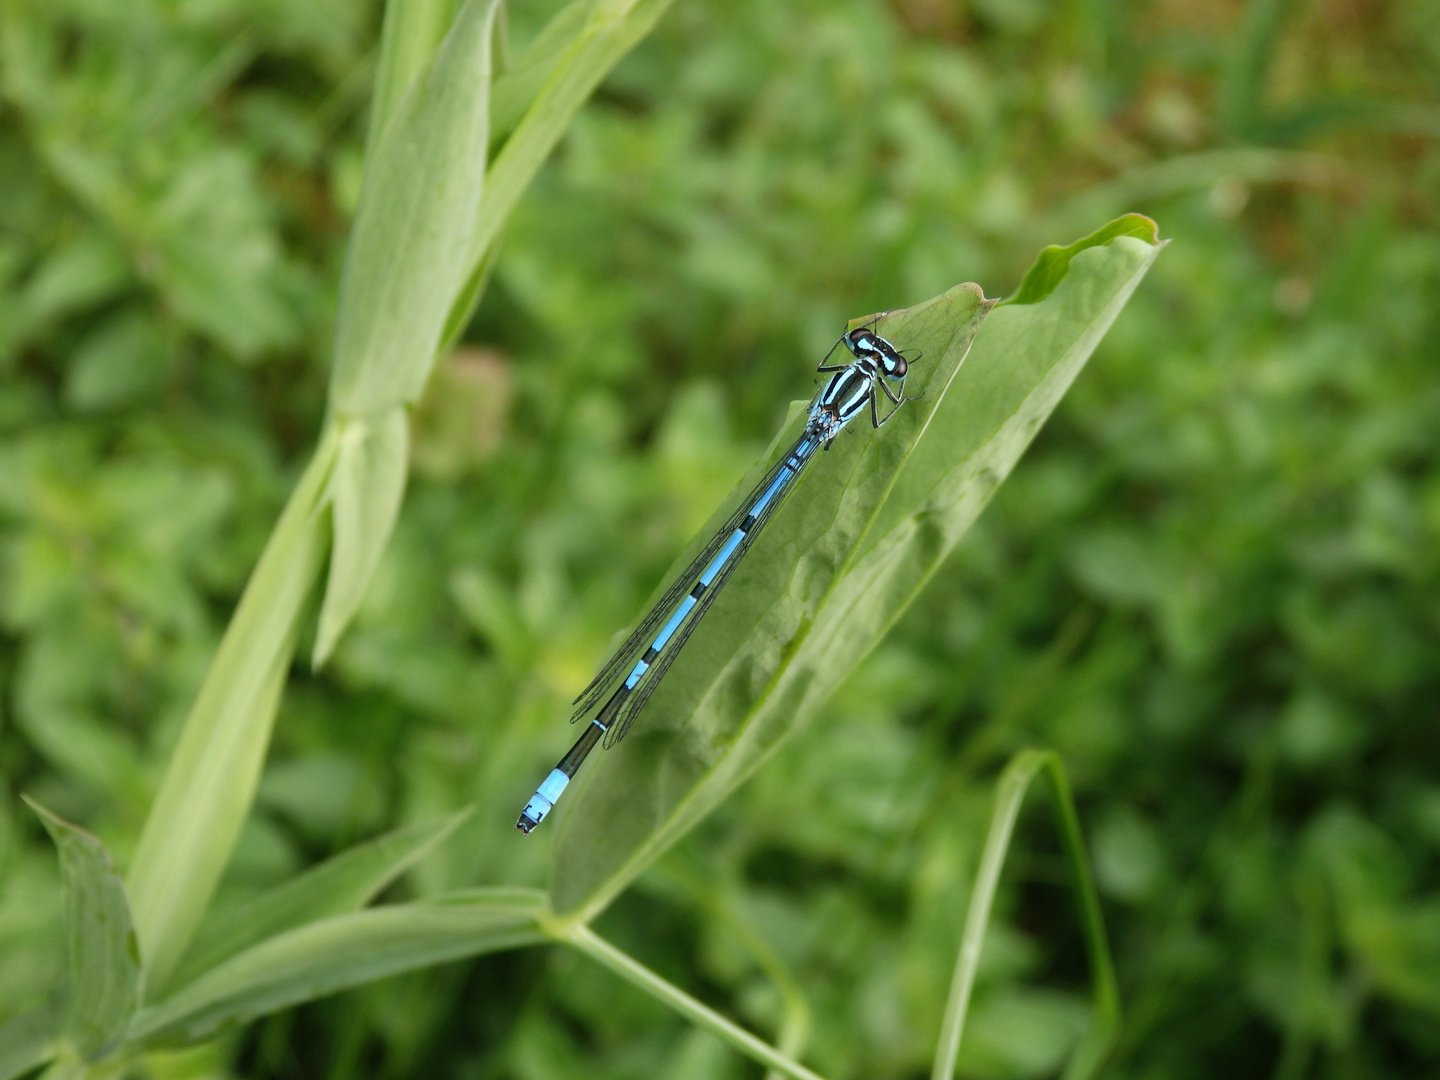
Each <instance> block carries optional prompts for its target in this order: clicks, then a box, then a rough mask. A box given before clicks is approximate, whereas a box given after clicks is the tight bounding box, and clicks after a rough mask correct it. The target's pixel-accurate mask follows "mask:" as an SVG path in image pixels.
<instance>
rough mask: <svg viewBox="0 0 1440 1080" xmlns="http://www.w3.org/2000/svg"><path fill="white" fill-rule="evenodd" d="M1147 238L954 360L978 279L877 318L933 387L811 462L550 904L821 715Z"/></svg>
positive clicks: (585, 903)
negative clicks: (877, 427)
mask: <svg viewBox="0 0 1440 1080" xmlns="http://www.w3.org/2000/svg"><path fill="white" fill-rule="evenodd" d="M1159 250H1160V246H1159V245H1156V244H1152V243H1148V242H1146V241H1144V240H1139V239H1136V238H1134V237H1131V236H1121V237H1118V238H1116V239H1114V240H1112V241H1111V242H1110V243H1109V244H1108V245H1105V246H1101V247H1092V248H1089V249H1087V250H1084V251H1081V252H1080V253H1079V254H1077V255H1075V256H1074V257H1073V258H1072V259H1071V260H1070V265H1069V273H1068V275H1067V276H1066V277H1065V278H1064V279H1063V280H1062V281H1060V282H1059V283H1058V285H1056V286H1055V288H1054V290H1053V292H1052V293H1051V294H1050V295H1049V296H1048V297H1047V298H1046V299H1045V300H1044V301H1042V302H1040V303H1037V304H1012V305H1009V306H1007V307H1002V308H999V309H998V310H996V311H995V312H994V313H992V314H991V315H990V316H989V318H988V319H987V320H986V322H985V328H984V331H983V332H982V333H981V334H980V336H979V337H978V338H977V339H976V342H975V348H974V355H973V356H971V357H970V359H969V361H968V362H966V363H965V365H964V367H963V368H962V367H960V362H961V360H962V359H964V357H965V350H966V347H967V345H968V343H969V340H970V337H971V335H972V334H973V333H974V331H975V329H976V327H977V325H978V322H979V319H980V317H981V316H982V315H983V314H984V311H985V309H986V305H984V304H982V303H981V301H980V299H979V294H978V291H976V290H974V289H973V287H970V288H968V289H967V288H965V287H960V288H957V289H952V290H951V291H950V292H949V293H946V294H945V295H944V296H942V297H939V298H937V299H936V300H932V301H929V302H927V303H925V304H921V305H919V306H918V307H915V308H911V309H908V310H906V311H899V312H894V313H892V314H890V315H889V316H888V317H886V318H885V319H883V320H881V322H880V323H879V325H878V330H879V332H880V333H881V334H883V335H885V336H886V337H887V338H889V339H890V340H891V341H893V342H894V343H895V344H896V345H897V346H898V347H900V348H916V349H920V350H923V352H924V357H923V359H921V360H920V361H919V362H917V363H915V364H914V365H913V366H912V367H911V369H910V370H911V379H910V385H909V386H908V387H907V390H908V392H909V393H912V394H913V393H917V392H922V391H923V392H924V393H925V395H926V397H925V398H924V399H923V400H922V401H917V402H912V403H910V404H907V405H906V406H905V408H904V410H902V412H901V413H900V414H899V415H898V416H897V417H896V418H895V419H894V420H893V421H892V422H891V423H889V424H887V425H886V427H885V428H884V429H883V430H882V431H879V432H875V431H872V430H870V429H869V426H868V425H865V424H863V423H862V424H858V425H856V426H855V428H854V430H853V431H852V432H850V433H847V434H846V436H845V437H843V438H842V439H840V440H839V441H838V442H837V443H836V444H835V446H834V448H833V449H832V450H831V451H830V452H829V453H828V454H824V455H822V456H821V457H820V459H819V460H817V461H816V462H815V464H814V465H812V466H811V468H810V470H809V475H807V476H806V477H805V478H804V479H803V480H802V481H801V482H800V484H799V486H798V489H797V490H796V492H795V494H794V495H793V496H792V497H791V500H790V502H789V503H787V504H786V506H785V507H784V508H783V509H782V511H781V512H780V514H779V515H778V516H777V517H776V519H775V521H774V523H773V524H772V525H770V527H769V528H768V529H767V530H766V531H765V533H764V534H762V535H761V537H760V538H759V539H758V540H757V541H756V543H755V547H754V549H753V550H752V551H751V552H750V554H749V555H748V556H747V558H746V561H745V563H744V564H743V565H742V566H741V567H740V568H739V569H738V570H737V571H736V574H735V577H734V579H733V580H732V581H731V583H730V584H729V586H728V587H727V588H726V592H725V594H724V595H723V596H722V597H721V599H720V600H719V601H718V602H717V603H716V606H715V608H714V609H713V610H712V611H711V612H710V614H709V615H708V616H707V618H706V621H705V624H704V625H703V626H702V627H701V628H700V629H699V630H698V631H697V632H696V634H695V636H694V637H693V638H692V639H691V640H690V642H689V643H688V644H687V645H686V647H685V651H684V652H683V653H682V654H681V655H680V657H679V658H678V659H677V661H676V663H675V666H674V667H673V668H672V670H671V672H670V674H669V676H668V677H667V679H666V681H665V683H664V684H663V685H662V686H661V688H660V689H659V690H658V691H657V692H656V694H655V697H654V698H653V699H652V700H651V702H650V704H649V706H648V707H647V709H646V712H645V714H644V715H643V716H642V717H641V719H640V721H639V722H638V723H637V726H636V729H635V730H634V731H633V732H631V734H630V735H629V736H628V737H627V738H626V740H625V741H624V742H623V743H621V744H620V746H619V747H617V748H616V749H615V750H614V751H612V752H610V753H606V754H603V755H601V757H600V760H599V761H596V762H595V763H594V765H593V766H591V767H589V769H588V773H589V775H586V774H585V773H582V774H581V778H580V780H579V782H578V783H577V785H576V788H577V790H576V791H575V794H574V796H573V798H570V797H568V796H567V798H570V805H569V807H568V812H562V814H561V820H560V822H559V830H558V831H559V836H558V837H557V852H556V868H555V872H554V879H553V882H552V886H551V889H552V898H553V903H554V906H555V909H556V911H557V912H559V913H561V914H564V915H565V916H566V917H568V918H576V919H589V918H591V917H593V916H594V914H595V913H596V912H598V911H599V910H600V909H601V908H603V907H604V906H605V905H606V904H607V903H608V902H609V901H610V900H611V899H612V898H613V897H614V896H615V895H616V894H617V893H618V892H619V891H620V890H622V889H623V888H624V887H625V886H626V885H627V884H628V883H629V882H630V881H631V880H633V879H634V877H635V876H636V875H637V874H638V873H640V872H641V871H642V870H643V869H644V868H645V867H646V866H648V865H649V864H650V863H651V862H653V861H654V859H655V858H657V857H658V855H659V854H660V853H661V852H662V851H664V850H665V848H667V847H668V846H669V845H670V844H672V843H674V841H675V840H676V839H677V838H678V837H679V836H681V835H682V834H683V833H684V832H685V831H686V830H687V829H689V828H690V827H691V826H692V825H694V824H695V823H696V822H697V821H699V820H700V819H701V818H702V817H703V816H704V815H705V814H707V813H709V811H710V810H711V809H713V808H714V807H715V806H716V805H717V804H718V803H719V802H720V801H721V800H722V799H724V798H725V797H726V795H728V794H729V793H730V792H731V791H732V790H733V789H734V788H735V786H736V785H737V784H739V783H740V782H741V781H743V780H744V779H745V778H746V777H747V776H748V775H750V773H751V772H753V771H754V770H755V769H756V768H757V767H758V766H759V765H760V764H761V762H762V761H763V760H764V759H765V757H766V756H767V755H768V754H769V753H770V752H771V751H772V750H773V749H774V748H775V746H776V745H777V744H778V743H779V742H780V740H781V739H783V738H784V737H785V736H786V735H788V734H789V733H790V732H791V731H792V730H793V729H794V728H795V727H796V726H797V725H798V724H801V723H803V722H805V721H806V720H808V719H810V718H811V717H812V716H813V715H814V714H815V713H816V712H817V711H818V710H819V708H820V707H821V706H822V705H823V704H824V702H825V700H826V699H827V698H828V697H829V695H830V694H831V693H832V692H833V691H834V690H835V689H836V688H837V687H838V686H839V685H840V684H841V683H842V682H843V681H844V680H845V679H846V678H847V677H848V676H849V675H850V673H851V672H852V671H853V670H854V669H855V666H856V665H857V664H858V663H859V662H860V661H861V660H862V659H863V658H864V657H865V656H866V654H867V653H868V652H869V651H870V650H871V649H872V648H873V647H874V646H875V644H876V643H877V642H878V641H879V640H880V638H881V637H882V636H883V635H884V634H885V632H886V631H887V630H888V629H889V627H890V626H891V625H892V624H893V623H894V621H895V620H896V619H897V618H898V617H899V616H900V614H901V612H903V611H904V609H905V607H906V606H907V605H908V604H909V603H910V601H911V600H912V599H913V598H914V596H915V595H916V593H917V592H918V591H919V590H920V589H921V588H922V587H923V586H924V584H925V582H926V581H927V580H928V578H929V577H930V575H931V574H932V573H933V572H934V571H935V569H936V568H937V567H938V566H939V565H940V563H941V562H942V561H943V560H944V559H945V557H946V556H947V555H948V554H949V553H950V551H951V550H952V549H953V548H954V546H955V544H956V543H957V542H958V541H959V539H960V537H961V536H962V535H963V534H964V532H965V530H966V529H967V528H968V527H969V525H970V524H971V522H973V521H974V519H975V517H976V516H977V515H978V514H979V512H980V510H981V509H982V508H983V507H984V505H985V503H986V501H987V500H988V499H989V497H990V495H991V493H992V492H993V491H994V489H995V487H996V486H997V485H998V484H999V483H1000V481H1001V480H1003V479H1004V477H1005V476H1006V475H1007V474H1008V473H1009V471H1010V469H1011V468H1012V467H1013V466H1014V464H1015V462H1016V460H1017V459H1018V458H1019V456H1020V454H1021V453H1022V452H1023V450H1024V449H1025V447H1026V446H1027V445H1028V444H1029V442H1030V440H1031V439H1032V438H1033V437H1034V435H1035V433H1036V431H1038V430H1039V427H1040V425H1041V424H1042V423H1043V422H1044V420H1045V418H1046V417H1047V416H1048V415H1049V414H1050V412H1051V411H1052V410H1053V409H1054V407H1055V405H1056V404H1057V403H1058V402H1059V400H1060V398H1061V397H1062V396H1063V394H1064V392H1065V390H1066V389H1067V388H1068V387H1069V385H1070V382H1071V381H1072V380H1073V379H1074V377H1075V375H1076V374H1077V373H1078V372H1079V370H1080V368H1081V367H1082V366H1083V365H1084V363H1085V361H1086V359H1087V358H1088V357H1089V355H1090V353H1091V351H1092V350H1093V349H1094V347H1095V345H1096V344H1097V343H1098V342H1099V340H1100V338H1101V336H1103V334H1104V332H1105V330H1106V328H1108V327H1109V325H1110V323H1111V322H1112V321H1113V320H1114V318H1115V316H1116V315H1117V314H1118V312H1119V311H1120V309H1121V308H1122V307H1123V306H1124V303H1125V301H1126V299H1128V297H1129V295H1130V293H1131V292H1132V291H1133V290H1134V288H1135V286H1136V285H1137V284H1138V282H1139V281H1140V279H1141V278H1142V277H1143V276H1144V274H1145V272H1146V270H1147V269H1148V268H1149V265H1150V263H1151V261H1152V260H1153V259H1154V258H1155V256H1156V254H1157V253H1158V251H1159ZM791 434H792V433H791V432H787V433H786V435H785V436H784V438H789V437H791ZM751 479H753V476H752V478H751ZM748 482H749V480H747V482H746V483H748ZM744 487H745V485H743V484H742V487H741V489H739V490H737V493H736V496H735V497H734V498H735V499H738V498H739V493H740V490H743V489H744ZM733 501H734V500H732V502H733ZM721 513H722V514H723V513H724V511H723V510H722V512H721ZM719 518H720V515H718V514H717V520H719ZM564 809H565V808H564V806H563V804H562V810H564Z"/></svg>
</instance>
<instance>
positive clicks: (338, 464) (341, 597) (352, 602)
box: [314, 405, 409, 667]
mask: <svg viewBox="0 0 1440 1080" xmlns="http://www.w3.org/2000/svg"><path fill="white" fill-rule="evenodd" d="M335 424H336V425H337V427H338V428H339V438H340V448H339V452H338V456H337V457H336V460H335V468H334V470H333V471H332V472H331V473H330V486H329V490H328V491H327V493H326V500H327V501H328V502H329V504H330V513H331V523H332V526H333V530H334V541H333V544H332V546H331V549H330V575H329V580H328V581H327V582H326V584H325V602H324V604H323V605H322V606H321V609H320V629H319V631H318V633H317V634H316V639H315V654H314V663H315V666H316V667H319V666H320V665H321V664H323V663H324V662H325V660H326V659H327V658H328V657H329V655H330V652H331V650H332V649H334V647H335V642H336V641H337V640H338V639H339V637H340V634H341V633H342V632H343V631H344V629H345V627H346V625H348V624H349V622H350V620H351V618H353V617H354V615H355V611H356V609H358V608H359V607H360V601H361V600H362V599H364V596H365V588H366V586H368V585H369V584H370V578H371V577H372V576H373V575H374V573H375V568H376V567H377V566H379V565H380V556H381V555H383V554H384V553H385V545H386V543H387V542H388V541H389V539H390V532H391V530H392V529H394V527H395V519H396V517H398V516H399V514H400V499H401V497H402V496H403V495H404V494H405V470H406V463H407V461H408V457H409V448H408V432H407V421H406V417H405V409H404V407H403V406H399V405H397V406H395V407H394V408H391V409H388V410H387V411H385V412H384V413H381V414H379V415H375V416H340V417H338V418H337V419H336V420H335Z"/></svg>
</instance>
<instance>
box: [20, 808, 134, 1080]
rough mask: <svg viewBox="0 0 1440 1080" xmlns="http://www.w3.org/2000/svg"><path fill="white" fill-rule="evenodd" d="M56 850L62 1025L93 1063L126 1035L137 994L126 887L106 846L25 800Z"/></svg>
mask: <svg viewBox="0 0 1440 1080" xmlns="http://www.w3.org/2000/svg"><path fill="white" fill-rule="evenodd" d="M25 801H26V802H28V803H29V804H30V807H31V809H33V810H34V811H35V813H37V814H38V815H39V816H40V820H41V822H43V823H44V825H45V831H46V832H48V833H49V834H50V839H51V840H53V841H55V847H56V848H57V849H58V850H59V852H60V871H61V876H62V877H63V879H64V882H65V938H66V951H67V952H68V953H69V998H70V1007H69V1015H68V1019H67V1022H66V1025H65V1030H66V1034H67V1036H68V1037H69V1040H70V1042H71V1043H72V1044H73V1045H74V1046H75V1048H76V1050H78V1051H79V1052H80V1054H81V1055H82V1056H83V1057H85V1058H89V1059H92V1060H93V1059H95V1058H99V1057H101V1056H103V1055H104V1054H106V1053H108V1052H109V1051H110V1050H112V1049H114V1048H115V1046H117V1045H118V1044H119V1042H120V1039H121V1038H122V1037H123V1035H124V1034H125V1028H126V1026H127V1025H128V1024H129V1023H130V1017H131V1016H132V1015H133V1014H134V1012H135V1007H136V1004H137V1003H138V1001H139V996H140V946H139V944H138V942H137V939H136V937H135V928H134V926H133V925H131V922H130V903H129V901H128V900H126V898H125V885H124V883H123V882H122V881H121V880H120V875H119V874H118V873H117V872H116V870H115V863H114V861H113V860H112V859H111V858H110V853H109V852H108V851H106V850H105V845H104V844H102V843H101V842H100V841H99V839H98V838H96V837H95V836H92V835H91V834H90V833H88V832H86V831H85V830H84V829H81V828H79V827H78V826H75V825H72V824H70V823H69V822H68V821H65V820H63V819H61V818H58V817H56V816H55V815H54V814H52V813H50V811H48V810H46V809H45V808H44V807H43V806H41V805H40V804H39V803H36V802H35V801H34V800H32V799H28V798H27V799H26V800H25Z"/></svg>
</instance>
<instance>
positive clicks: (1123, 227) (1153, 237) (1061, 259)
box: [1003, 214, 1170, 304]
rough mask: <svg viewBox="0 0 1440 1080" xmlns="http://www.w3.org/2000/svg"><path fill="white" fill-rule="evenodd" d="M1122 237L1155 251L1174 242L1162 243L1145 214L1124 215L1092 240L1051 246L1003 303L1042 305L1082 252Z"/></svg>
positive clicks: (1157, 232)
mask: <svg viewBox="0 0 1440 1080" xmlns="http://www.w3.org/2000/svg"><path fill="white" fill-rule="evenodd" d="M1122 236H1128V237H1130V238H1132V239H1135V240H1140V241H1142V242H1144V243H1147V244H1150V245H1151V246H1154V247H1164V246H1165V245H1166V244H1168V243H1169V242H1170V241H1168V240H1161V239H1160V230H1159V226H1157V225H1156V224H1155V222H1154V221H1153V220H1151V219H1150V218H1148V217H1146V216H1145V215H1144V214H1122V215H1121V216H1120V217H1118V218H1116V219H1115V220H1114V221H1112V222H1110V223H1109V224H1108V225H1105V226H1103V227H1102V228H1099V229H1097V230H1095V232H1093V233H1091V234H1090V235H1089V236H1085V237H1081V238H1080V239H1079V240H1076V241H1075V242H1074V243H1073V244H1069V245H1068V246H1064V247H1062V246H1061V245H1059V244H1051V245H1049V246H1048V247H1046V248H1043V249H1042V250H1041V252H1040V254H1039V255H1038V256H1036V258H1035V262H1034V264H1033V265H1032V266H1031V267H1030V269H1029V270H1027V271H1026V272H1025V277H1024V278H1023V279H1021V281H1020V287H1019V288H1018V289H1016V290H1015V295H1014V296H1011V297H1009V298H1007V299H1006V300H1004V301H1003V303H1005V304H1038V303H1039V302H1040V301H1041V300H1044V299H1045V298H1046V297H1047V296H1049V295H1050V294H1051V293H1052V292H1054V291H1055V288H1056V286H1058V285H1059V284H1060V282H1062V281H1064V280H1065V275H1066V274H1068V273H1069V272H1070V260H1071V259H1073V258H1075V256H1076V255H1078V254H1080V252H1082V251H1085V250H1086V249H1087V248H1092V247H1105V246H1107V245H1109V244H1110V243H1111V242H1112V241H1114V240H1117V239H1118V238H1120V237H1122Z"/></svg>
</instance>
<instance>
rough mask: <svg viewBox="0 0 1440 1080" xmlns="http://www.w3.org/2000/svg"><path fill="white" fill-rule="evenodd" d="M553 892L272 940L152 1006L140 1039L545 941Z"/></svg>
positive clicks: (456, 899) (362, 919)
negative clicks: (548, 900) (547, 903)
mask: <svg viewBox="0 0 1440 1080" xmlns="http://www.w3.org/2000/svg"><path fill="white" fill-rule="evenodd" d="M544 917H545V897H544V894H543V893H540V892H538V891H536V890H534V889H504V888H497V889H475V890H470V891H468V892H465V893H459V894H455V895H453V896H451V897H445V898H440V899H437V900H434V901H430V902H426V903H417V904H395V905H392V906H388V907H380V908H371V909H368V910H366V911H357V912H353V913H351V914H348V915H338V916H335V917H334V918H330V919H322V920H320V921H319V922H313V923H310V924H308V925H306V926H302V927H300V928H299V929H296V930H291V931H289V932H287V933H284V934H281V935H279V936H278V937H274V938H271V939H269V940H268V941H264V942H262V943H261V944H259V945H256V946H255V947H253V948H251V949H247V950H246V951H245V952H243V953H240V954H239V955H238V956H235V957H232V958H231V959H229V960H227V961H226V962H225V963H223V964H221V965H220V966H219V967H217V968H215V969H213V970H211V971H209V972H207V973H206V974H205V975H202V976H201V977H200V978H198V979H196V980H195V981H194V982H192V983H191V984H190V985H188V986H186V987H185V988H184V989H183V990H181V991H180V992H179V993H176V994H174V995H172V996H171V997H169V998H167V999H166V1000H164V1001H162V1002H160V1003H159V1004H158V1005H154V1006H151V1007H149V1008H145V1009H142V1010H141V1011H140V1012H139V1014H137V1015H136V1017H135V1021H134V1023H133V1024H132V1025H131V1028H130V1036H131V1038H133V1039H144V1040H146V1041H148V1042H152V1043H154V1042H173V1041H188V1040H194V1039H202V1038H205V1037H206V1036H208V1035H210V1034H212V1033H214V1032H215V1031H217V1030H218V1029H220V1028H221V1027H223V1026H225V1025H228V1024H238V1023H244V1022H246V1021H248V1020H252V1019H254V1018H255V1017H257V1016H263V1015H264V1014H265V1013H269V1012H274V1011H275V1010H277V1009H283V1008H285V1007H286V1006H288V1005H295V1004H298V1003H299V1002H302V1001H312V1000H314V999H315V998H318V997H324V996H325V995H327V994H333V993H335V992H336V991H339V990H344V989H347V988H349V987H352V986H360V985H362V984H364V983H368V982H373V981H374V980H376V979H383V978H385V977H387V976H389V975H396V974H399V973H400V972H402V971H411V970H414V969H415V968H420V967H426V966H429V965H431V964H440V963H444V962H446V961H450V960H459V959H462V958H464V957H467V956H476V955H479V954H480V953H485V952H495V951H498V950H500V949H512V948H517V947H519V946H522V945H533V944H537V943H539V942H541V941H544V940H545V936H544V935H543V934H542V932H541V930H540V922H541V920H542V919H543V918H544Z"/></svg>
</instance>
